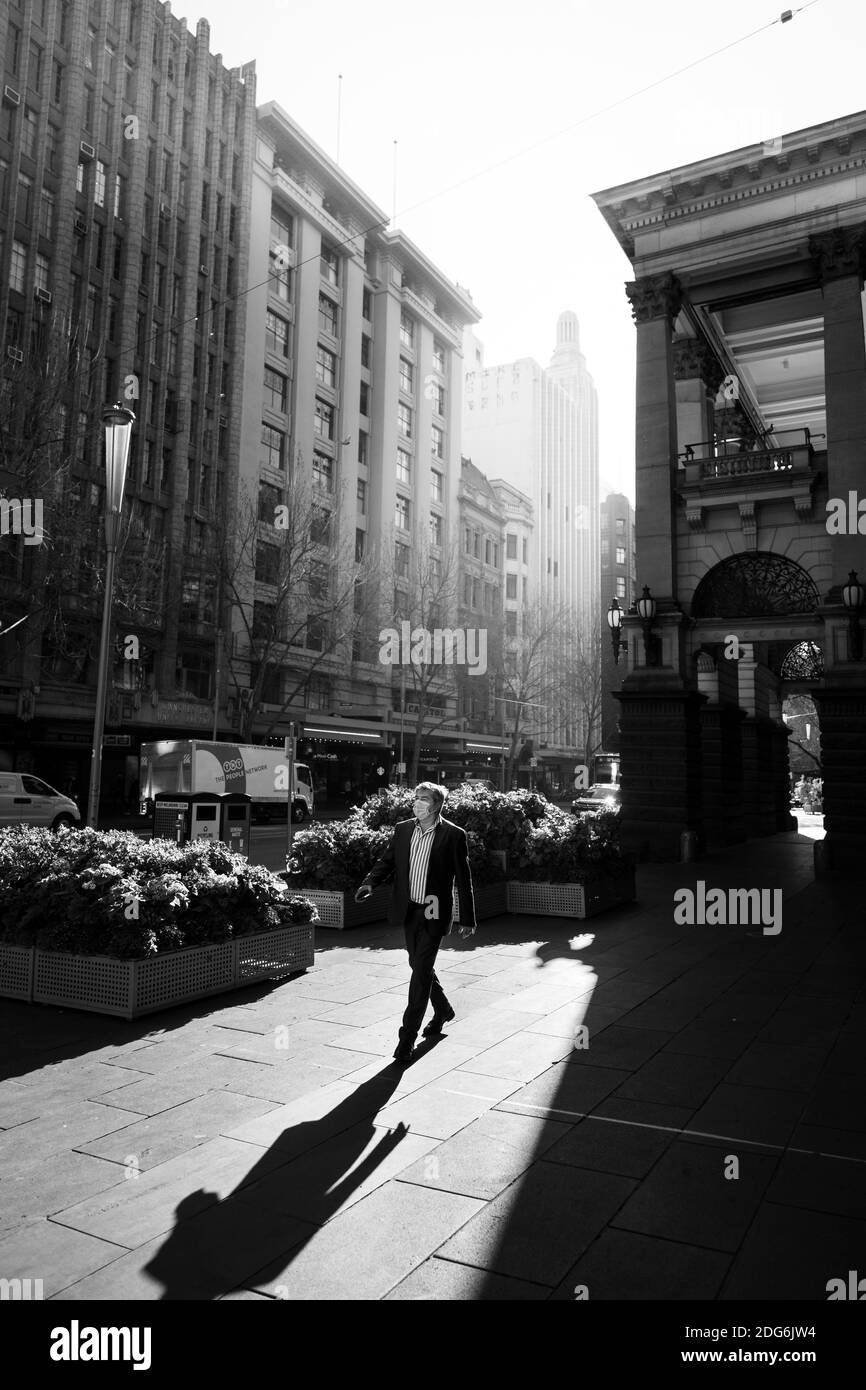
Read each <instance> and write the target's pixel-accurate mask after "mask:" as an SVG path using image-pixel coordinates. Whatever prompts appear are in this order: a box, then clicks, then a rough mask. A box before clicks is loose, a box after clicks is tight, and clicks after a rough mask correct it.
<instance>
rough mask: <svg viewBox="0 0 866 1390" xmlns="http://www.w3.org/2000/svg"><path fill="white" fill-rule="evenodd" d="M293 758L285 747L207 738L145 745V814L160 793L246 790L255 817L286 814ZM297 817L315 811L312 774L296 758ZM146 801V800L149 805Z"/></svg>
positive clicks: (294, 813) (294, 812) (294, 791)
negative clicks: (289, 774)
mask: <svg viewBox="0 0 866 1390" xmlns="http://www.w3.org/2000/svg"><path fill="white" fill-rule="evenodd" d="M288 773H289V760H288V758H287V757H286V754H285V752H284V751H283V749H282V748H258V747H256V746H254V745H253V744H248V743H214V742H212V741H210V740H206V739H197V738H193V739H166V740H163V741H162V742H160V743H143V744H142V745H141V784H140V785H141V790H140V796H141V801H142V814H147V815H150V814H151V813H152V811H153V799H154V797H155V796H156V794H157V792H244V793H246V795H247V796H249V797H251V798H252V807H251V810H252V819H253V820H260V821H269V820H277V819H279V818H280V817H282V818H283V819H285V811H286V805H287V803H288V799H289V785H288ZM291 800H292V820H293V821H295V822H296V823H297V822H300V821H305V820H307V819H308V818H309V817H310V816H312V814H313V807H314V804H315V795H314V792H313V775H312V773H311V771H310V769H309V767H308V765H307V764H306V763H297V762H296V763H295V765H294V775H293V778H292V798H291ZM145 802H146V805H145Z"/></svg>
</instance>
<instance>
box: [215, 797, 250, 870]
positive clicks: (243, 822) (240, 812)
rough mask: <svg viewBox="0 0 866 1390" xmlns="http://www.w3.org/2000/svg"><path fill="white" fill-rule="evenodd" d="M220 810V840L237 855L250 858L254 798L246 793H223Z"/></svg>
mask: <svg viewBox="0 0 866 1390" xmlns="http://www.w3.org/2000/svg"><path fill="white" fill-rule="evenodd" d="M219 809H220V822H219V827H220V829H219V837H220V839H221V840H222V841H223V842H224V843H225V844H227V845H228V847H229V849H230V850H233V851H234V853H235V854H245V855H247V856H249V852H250V818H251V815H252V797H250V796H247V795H246V793H245V792H223V794H222V796H221V797H220V808H219Z"/></svg>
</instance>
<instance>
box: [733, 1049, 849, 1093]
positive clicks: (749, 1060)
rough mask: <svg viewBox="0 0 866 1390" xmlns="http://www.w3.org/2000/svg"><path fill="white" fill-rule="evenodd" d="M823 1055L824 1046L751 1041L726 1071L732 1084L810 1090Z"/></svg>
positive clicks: (819, 1068)
mask: <svg viewBox="0 0 866 1390" xmlns="http://www.w3.org/2000/svg"><path fill="white" fill-rule="evenodd" d="M826 1057H827V1048H826V1047H797V1046H796V1045H791V1044H786V1045H782V1044H781V1043H769V1042H760V1041H757V1040H756V1041H755V1042H753V1043H752V1045H751V1046H750V1047H748V1048H747V1049H746V1051H745V1052H744V1053H743V1054H742V1055H741V1056H740V1057H739V1058H738V1060H737V1061H736V1062H735V1063H734V1065H733V1066H732V1067H731V1068H730V1070H729V1071H728V1073H727V1075H726V1077H725V1080H726V1081H727V1082H729V1083H730V1084H731V1085H732V1086H768V1087H770V1089H771V1090H779V1091H811V1090H812V1088H813V1086H814V1085H815V1082H816V1081H817V1079H818V1074H819V1072H820V1071H821V1068H822V1066H823V1065H824V1062H825V1060H826Z"/></svg>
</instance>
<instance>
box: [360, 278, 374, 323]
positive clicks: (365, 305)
mask: <svg viewBox="0 0 866 1390" xmlns="http://www.w3.org/2000/svg"><path fill="white" fill-rule="evenodd" d="M361 316H362V318H365V319H367V321H368V322H370V321H371V320H372V318H373V291H372V290H368V289H367V286H366V285H365V286H364V292H363V296H362V299H361Z"/></svg>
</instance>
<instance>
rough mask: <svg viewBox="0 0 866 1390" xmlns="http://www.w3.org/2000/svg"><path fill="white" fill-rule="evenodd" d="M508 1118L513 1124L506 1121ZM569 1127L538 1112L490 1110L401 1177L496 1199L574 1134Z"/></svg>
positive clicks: (424, 1184) (479, 1196)
mask: <svg viewBox="0 0 866 1390" xmlns="http://www.w3.org/2000/svg"><path fill="white" fill-rule="evenodd" d="M502 1121H508V1122H509V1123H508V1124H507V1125H506V1124H503V1123H502ZM568 1130H569V1126H568V1125H567V1124H563V1123H561V1122H558V1121H555V1120H539V1119H536V1118H535V1116H529V1115H514V1114H505V1113H504V1112H502V1111H498V1110H488V1111H487V1112H485V1113H484V1114H482V1115H481V1116H480V1118H479V1119H477V1120H476V1121H475V1122H474V1123H473V1124H470V1125H467V1126H466V1128H465V1129H462V1130H460V1132H459V1133H458V1134H455V1135H454V1137H453V1138H450V1139H447V1140H446V1141H445V1143H442V1144H440V1145H439V1146H438V1148H437V1149H436V1150H435V1152H434V1153H433V1154H431V1155H430V1156H429V1157H428V1158H426V1159H425V1160H424V1161H423V1162H421V1163H415V1164H413V1165H412V1166H411V1167H409V1168H407V1169H406V1170H405V1171H404V1172H403V1173H402V1174H401V1175H400V1181H401V1182H414V1183H420V1184H421V1185H422V1186H424V1187H438V1188H440V1189H442V1190H443V1191H445V1192H460V1193H462V1194H463V1195H464V1196H466V1197H478V1198H481V1199H483V1200H484V1201H488V1202H489V1201H492V1199H493V1198H494V1197H497V1196H498V1195H499V1193H500V1192H503V1191H504V1190H505V1188H506V1187H510V1186H511V1184H512V1183H513V1182H514V1181H515V1180H516V1179H517V1178H519V1177H520V1176H521V1174H522V1173H525V1172H526V1171H527V1169H528V1168H531V1167H532V1164H533V1163H534V1162H535V1161H536V1159H537V1158H539V1157H541V1156H542V1154H545V1155H546V1154H549V1153H550V1150H551V1146H553V1147H555V1146H556V1142H557V1140H559V1139H561V1138H562V1137H563V1136H564V1135H566V1134H567V1133H568Z"/></svg>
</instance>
